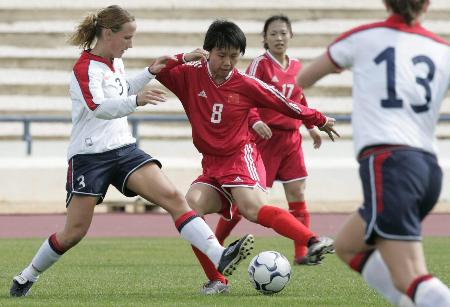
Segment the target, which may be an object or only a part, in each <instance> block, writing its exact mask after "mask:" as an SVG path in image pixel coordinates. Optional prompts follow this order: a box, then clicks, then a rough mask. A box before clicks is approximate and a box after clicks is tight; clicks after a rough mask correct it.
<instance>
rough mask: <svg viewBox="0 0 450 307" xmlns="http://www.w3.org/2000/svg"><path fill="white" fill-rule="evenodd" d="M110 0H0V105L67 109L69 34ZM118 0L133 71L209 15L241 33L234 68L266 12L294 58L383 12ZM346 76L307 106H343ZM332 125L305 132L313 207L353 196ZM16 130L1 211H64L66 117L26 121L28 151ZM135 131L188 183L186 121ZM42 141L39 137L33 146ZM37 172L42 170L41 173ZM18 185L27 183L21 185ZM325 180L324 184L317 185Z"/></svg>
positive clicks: (437, 16) (329, 0) (5, 166)
mask: <svg viewBox="0 0 450 307" xmlns="http://www.w3.org/2000/svg"><path fill="white" fill-rule="evenodd" d="M110 3H111V2H110V1H109V0H96V1H92V0H77V1H69V0H60V1H54V0H40V1H10V0H0V44H1V46H0V70H1V72H2V73H1V74H0V93H1V95H0V114H2V115H5V114H7V115H14V114H19V115H62V116H70V109H71V104H70V99H69V97H68V80H69V76H70V70H71V67H72V65H73V63H74V62H75V60H76V59H77V55H78V53H79V51H78V50H77V49H76V48H75V47H71V46H68V45H67V43H66V41H67V37H68V34H69V33H71V32H72V31H73V29H74V26H75V25H76V22H77V21H79V20H80V19H81V18H82V17H83V16H85V14H86V12H87V11H95V10H97V9H98V8H100V7H104V6H106V5H109V4H110ZM115 3H116V4H119V5H122V6H123V7H125V8H127V9H128V10H130V11H131V12H132V13H133V14H134V15H135V16H136V17H137V22H138V31H137V34H136V38H135V44H134V45H135V46H134V48H132V49H130V50H128V51H127V53H126V55H125V57H124V61H125V65H126V67H127V70H128V73H129V74H130V75H131V74H133V73H134V72H136V69H140V68H142V67H144V66H146V65H148V63H151V61H152V60H153V59H154V58H155V57H157V56H160V55H163V54H172V53H177V52H179V51H189V50H192V49H194V48H196V47H199V46H201V45H202V41H203V35H204V32H205V31H206V29H207V26H208V25H209V23H210V22H211V21H212V20H213V19H215V18H227V19H231V20H233V21H235V22H237V23H238V24H239V25H240V26H241V27H242V28H243V30H244V31H245V32H246V34H247V35H248V49H247V52H246V54H245V55H244V57H243V58H242V60H241V62H240V64H239V68H240V69H245V68H246V67H247V65H248V63H249V61H250V60H251V58H253V57H255V56H257V55H259V54H261V53H262V52H263V50H262V44H261V40H262V38H261V29H262V25H263V21H264V19H265V18H267V17H268V16H270V15H272V14H277V13H284V14H287V15H288V16H289V17H290V18H291V19H292V21H293V31H294V34H295V36H294V38H293V40H292V42H291V46H290V55H291V56H293V57H298V58H301V59H302V61H303V62H304V63H305V64H307V63H308V62H310V61H311V60H312V59H313V58H314V57H316V56H318V55H320V54H321V53H322V52H324V51H325V48H326V46H327V45H328V44H329V43H331V42H332V40H333V39H334V38H335V37H337V35H339V34H340V33H341V32H343V31H345V30H348V29H350V28H352V27H353V26H356V25H359V24H362V23H365V22H370V21H372V20H381V19H384V18H385V16H386V15H387V13H386V12H385V9H384V7H383V4H382V1H381V0H374V1H356V2H355V1H354V0H315V1H310V0H296V1H292V0H265V1H261V0H246V1H241V0H215V1H204V0H190V1H185V0H165V1H156V0H116V1H115ZM205 16H206V17H205ZM449 16H450V1H448V0H433V1H432V4H431V7H430V11H429V12H428V14H427V18H426V20H427V22H426V23H425V25H426V26H428V27H429V28H430V29H431V30H434V31H436V32H437V33H439V34H441V35H442V36H443V37H444V38H447V39H448V40H450V22H449V19H450V18H449ZM152 86H156V87H160V85H158V83H157V82H152ZM350 86H351V74H350V73H344V74H342V75H334V76H329V77H327V78H326V79H324V80H322V81H321V82H320V83H319V84H318V86H316V87H314V88H313V89H311V90H307V92H306V93H307V95H308V98H309V102H310V105H311V106H312V107H315V108H318V109H320V110H322V111H324V112H326V113H330V114H336V113H337V114H350V113H351V105H352V103H351V87H350ZM449 102H450V101H449V98H447V100H446V102H444V110H443V112H444V113H445V114H449V113H450V104H449ZM137 113H138V114H137V115H147V114H171V115H180V114H183V111H182V108H181V105H180V103H179V101H178V100H177V98H176V97H174V96H173V95H171V94H169V101H167V102H166V103H162V104H160V105H158V106H146V107H144V108H139V111H138V112H137ZM337 128H338V129H339V131H340V132H341V133H342V135H343V139H342V140H339V142H336V143H335V144H331V142H329V141H325V142H324V144H323V147H322V149H320V150H319V151H315V150H313V149H312V145H311V141H310V140H309V138H308V136H307V135H306V136H305V139H304V140H305V147H304V150H305V156H306V157H307V160H308V161H307V163H308V170H309V172H310V176H309V177H308V198H309V200H310V201H311V202H310V204H311V206H312V207H311V209H312V210H313V211H315V210H317V208H315V207H314V204H317V203H318V202H322V203H323V202H329V203H330V204H332V205H333V209H332V210H334V211H339V210H340V209H339V207H338V206H335V204H336V203H339V202H340V203H342V202H354V203H359V202H360V199H361V191H360V182H359V179H358V177H357V164H356V161H355V159H354V157H353V152H352V149H351V148H352V146H351V140H350V139H349V138H350V137H351V126H350V124H349V123H338V126H337ZM449 128H450V127H449V124H448V123H441V124H440V125H439V127H438V135H439V136H440V137H442V138H448V136H447V135H448V131H450V129H449ZM22 131H23V127H22V124H20V123H7V124H5V123H1V125H0V140H3V141H2V142H0V156H1V157H2V158H1V159H0V177H1V178H8V180H7V181H5V182H4V183H3V184H2V185H0V204H1V203H3V204H4V203H6V204H7V205H6V206H3V207H2V206H0V212H4V211H2V210H3V209H2V208H8V210H10V211H8V212H9V213H14V212H17V210H19V209H17V208H18V207H20V206H18V207H13V206H11V205H10V204H16V205H17V204H22V206H21V207H22V208H23V210H24V211H23V212H33V211H34V212H37V211H39V209H38V208H43V207H39V205H38V204H39V203H40V204H41V205H42V204H56V207H55V206H53V205H51V206H50V207H48V206H47V207H45V209H43V211H42V212H49V211H51V212H55V211H56V210H59V211H60V212H64V211H65V208H64V206H63V205H61V202H62V201H63V200H64V198H65V191H64V188H61V185H63V184H64V182H65V176H66V167H67V165H66V161H65V158H64V153H61V152H60V151H62V150H63V147H64V146H62V145H61V144H67V139H68V136H69V133H70V125H69V124H61V123H59V124H45V123H39V124H37V123H33V124H31V132H32V136H33V139H34V140H39V139H41V140H45V142H40V141H36V142H35V143H33V146H35V148H34V149H33V156H31V157H25V155H26V154H25V145H24V143H23V142H22V141H21V140H20V139H21V135H22ZM139 133H140V135H141V136H142V141H141V146H142V147H143V149H144V150H146V151H148V152H149V153H151V154H155V156H156V157H158V158H160V159H162V160H163V164H164V171H165V172H166V174H167V175H168V176H169V177H170V178H172V179H174V180H175V183H176V185H177V187H178V188H179V189H180V190H181V191H186V190H187V188H188V186H189V183H190V182H191V181H192V179H193V178H195V177H196V176H197V175H198V174H200V169H199V166H200V163H199V159H200V158H199V154H198V153H197V152H196V151H195V149H193V148H191V147H192V143H191V142H190V127H189V125H188V124H187V123H176V124H173V123H172V124H170V125H168V124H163V123H158V124H156V123H144V124H141V125H140V126H139ZM324 138H325V137H324ZM8 140H9V141H8ZM47 140H50V141H51V142H47ZM58 140H61V141H58ZM165 140H178V141H177V142H176V143H173V142H172V141H170V142H166V141H165ZM39 143H40V144H46V145H44V146H42V145H40V146H41V148H38V146H39V145H37V144H39ZM55 143H57V144H55ZM186 143H188V144H190V146H191V147H189V148H191V149H190V150H187V151H186V148H184V147H183V146H184V145H181V144H186ZM440 143H441V142H440ZM442 143H443V148H444V150H443V154H441V157H442V158H443V159H441V164H442V165H443V167H444V173H450V162H449V161H448V159H447V157H448V156H449V154H450V153H449V152H448V148H450V147H448V141H446V140H444V141H442ZM58 144H59V145H58ZM42 147H45V148H42ZM47 147H49V148H50V149H47ZM12 148H15V149H12ZM52 148H54V149H56V151H57V153H56V154H53V156H57V157H58V158H53V157H51V158H49V157H47V156H46V157H42V156H39V153H40V152H41V151H46V152H47V153H46V154H47V155H48V152H51V149H52ZM10 152H11V153H10ZM43 172H45V176H42V173H43ZM330 174H333V176H330ZM448 181H449V180H448V178H447V177H446V178H445V179H444V190H443V193H442V195H443V197H442V199H443V200H444V201H447V202H448V201H449V199H448V195H450V193H449V189H450V184H448ZM17 182H21V185H20V186H19V185H17ZM24 186H25V187H27V193H23V187H24ZM324 187H326V189H327V193H323V189H324ZM270 197H271V198H272V199H274V200H276V201H275V202H284V193H283V191H282V189H281V188H280V187H278V188H277V187H276V188H274V189H273V190H272V191H271V194H270ZM108 200H109V201H111V202H112V203H113V204H120V203H125V202H127V203H129V200H127V199H125V198H124V197H123V196H121V195H120V193H118V192H117V191H116V190H115V189H113V188H111V189H110V192H109V193H108ZM24 204H26V208H25V205H24ZM48 208H50V209H48ZM55 208H58V209H55ZM347 209H348V208H347ZM351 209H353V208H350V210H351ZM446 210H447V211H448V208H447V209H446Z"/></svg>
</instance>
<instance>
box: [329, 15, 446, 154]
mask: <svg viewBox="0 0 450 307" xmlns="http://www.w3.org/2000/svg"><path fill="white" fill-rule="evenodd" d="M328 55H329V57H330V59H331V61H332V62H333V63H335V64H336V66H338V67H339V68H344V69H345V68H348V69H352V71H353V113H352V127H353V139H354V145H355V151H356V154H358V153H359V152H360V150H361V149H363V148H364V147H366V146H371V145H379V144H403V145H409V146H413V147H417V148H421V149H423V150H425V151H428V152H432V153H435V152H436V144H435V135H434V132H435V127H436V123H437V121H438V118H439V110H440V107H441V104H442V101H443V100H444V98H445V96H446V95H447V90H448V88H449V85H450V46H449V44H448V43H447V42H445V41H444V40H443V39H441V38H440V37H438V36H437V35H435V34H433V33H431V32H429V31H427V30H426V29H424V28H423V27H422V26H421V25H420V24H415V25H413V26H411V27H408V26H407V25H406V24H405V23H403V18H402V17H401V16H400V15H395V14H394V15H392V16H390V17H389V18H388V19H387V20H385V21H383V22H378V23H374V24H369V25H364V26H361V27H358V28H355V29H353V30H351V31H348V32H346V33H344V34H342V35H341V36H340V37H338V38H337V39H336V41H335V42H333V43H332V44H331V45H330V46H329V47H328Z"/></svg>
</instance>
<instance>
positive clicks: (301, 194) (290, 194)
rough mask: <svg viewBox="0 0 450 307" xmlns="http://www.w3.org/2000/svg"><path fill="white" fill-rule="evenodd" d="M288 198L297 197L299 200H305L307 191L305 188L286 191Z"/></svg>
mask: <svg viewBox="0 0 450 307" xmlns="http://www.w3.org/2000/svg"><path fill="white" fill-rule="evenodd" d="M286 194H287V197H288V199H296V200H298V201H304V200H305V193H304V192H303V190H298V189H297V190H293V191H286Z"/></svg>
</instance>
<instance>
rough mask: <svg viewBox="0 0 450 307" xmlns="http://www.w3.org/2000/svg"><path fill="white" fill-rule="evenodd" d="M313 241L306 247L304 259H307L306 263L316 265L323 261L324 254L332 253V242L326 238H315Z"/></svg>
mask: <svg viewBox="0 0 450 307" xmlns="http://www.w3.org/2000/svg"><path fill="white" fill-rule="evenodd" d="M313 240H314V242H313V243H311V245H309V246H308V253H307V254H306V258H308V261H310V262H314V263H317V264H318V263H319V262H320V261H321V260H322V259H323V255H324V254H329V253H332V252H334V245H333V244H334V242H333V240H332V239H331V238H328V237H316V238H313Z"/></svg>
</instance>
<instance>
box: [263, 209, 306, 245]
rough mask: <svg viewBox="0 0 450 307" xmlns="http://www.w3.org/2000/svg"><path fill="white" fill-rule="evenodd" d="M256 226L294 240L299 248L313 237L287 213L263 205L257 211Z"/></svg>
mask: <svg viewBox="0 0 450 307" xmlns="http://www.w3.org/2000/svg"><path fill="white" fill-rule="evenodd" d="M258 224H260V225H262V226H264V227H268V228H272V229H273V230H275V231H276V232H277V233H279V234H280V235H282V236H284V237H287V238H290V239H292V240H294V241H295V243H297V244H299V245H301V246H306V244H307V242H308V240H309V239H310V238H311V237H313V236H314V234H313V233H312V232H311V231H310V230H309V229H308V228H307V227H306V226H305V225H303V224H302V223H300V222H299V221H298V220H297V219H296V218H295V217H294V216H293V215H291V214H289V212H288V211H286V210H284V209H281V208H278V207H272V206H270V205H264V206H262V207H261V209H259V212H258Z"/></svg>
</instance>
